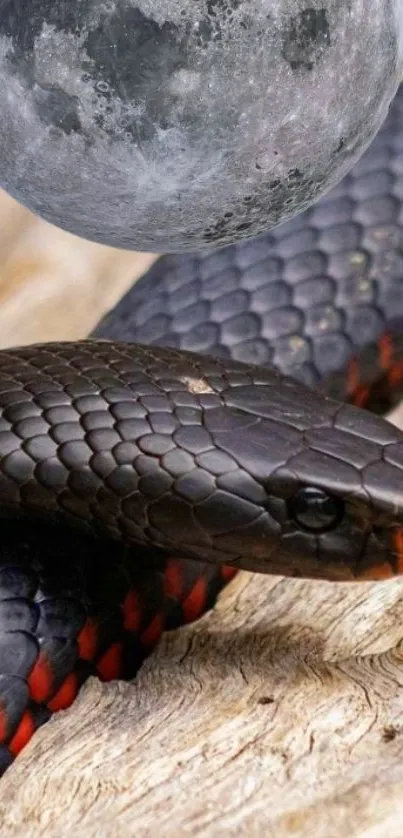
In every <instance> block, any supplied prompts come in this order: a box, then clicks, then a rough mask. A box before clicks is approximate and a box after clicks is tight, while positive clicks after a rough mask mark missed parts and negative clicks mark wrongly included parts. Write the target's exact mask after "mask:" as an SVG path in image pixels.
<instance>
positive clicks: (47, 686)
mask: <svg viewBox="0 0 403 838" xmlns="http://www.w3.org/2000/svg"><path fill="white" fill-rule="evenodd" d="M27 683H28V689H29V694H30V696H31V698H32V700H33V701H36V702H37V703H38V704H41V703H42V702H44V701H46V699H47V698H48V697H49V695H50V693H51V690H52V683H53V673H52V669H51V666H50V663H49V661H48V659H47V658H46V657H45V655H44V654H43V653H42V652H40V654H39V657H38V659H37V660H36V662H35V664H34V666H33V668H32V669H31V672H30V674H29V676H28V678H27Z"/></svg>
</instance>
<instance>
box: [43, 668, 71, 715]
mask: <svg viewBox="0 0 403 838" xmlns="http://www.w3.org/2000/svg"><path fill="white" fill-rule="evenodd" d="M78 688H79V683H78V678H77V675H76V673H75V672H70V675H68V676H67V678H66V679H65V680H64V681H63V684H62V685H61V687H60V688H59V689H58V691H57V693H55V695H54V696H53V698H52V699H51V700H50V701H48V703H47V707H48V708H49V710H51V711H52V713H54V712H55V711H56V710H65V709H66V707H70V705H71V704H72V703H73V701H74V699H75V698H76V696H77V693H78Z"/></svg>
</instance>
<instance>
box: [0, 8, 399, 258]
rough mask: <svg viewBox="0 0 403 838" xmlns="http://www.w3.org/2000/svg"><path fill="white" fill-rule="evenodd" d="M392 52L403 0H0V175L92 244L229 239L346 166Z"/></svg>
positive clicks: (381, 103)
mask: <svg viewBox="0 0 403 838" xmlns="http://www.w3.org/2000/svg"><path fill="white" fill-rule="evenodd" d="M369 6H370V9H369V8H368V7H369ZM402 70H403V3H402V0H371V3H370V4H368V3H364V2H362V0H348V2H346V0H4V2H2V3H1V7H0V80H1V83H0V110H1V125H0V185H1V186H2V187H3V188H4V189H5V190H6V191H8V192H9V193H10V194H11V195H13V196H14V197H15V198H16V199H17V200H18V201H19V202H21V203H22V204H24V205H25V206H27V207H28V208H29V209H31V210H32V211H33V212H34V213H36V214H37V215H39V216H41V217H43V218H45V219H46V220H48V221H50V222H51V223H53V224H56V225H57V226H59V227H61V228H64V229H66V230H69V231H70V232H72V233H75V234H77V235H79V236H82V237H84V238H87V239H90V240H93V241H97V242H101V243H103V244H108V245H112V246H115V247H122V248H129V249H137V250H152V251H155V252H162V251H163V252H180V251H186V250H198V249H203V248H206V247H210V248H211V247H217V246H222V245H225V244H229V243H231V242H233V241H235V240H237V239H239V238H242V237H244V236H254V235H257V234H258V233H260V232H263V231H265V230H268V229H270V228H272V227H274V226H277V225H278V224H280V223H282V222H283V221H285V220H287V219H288V218H290V217H291V216H293V215H295V214H296V213H299V212H301V211H303V210H304V209H306V208H307V207H308V206H309V205H310V204H312V203H313V202H314V201H316V200H317V199H318V198H319V197H320V196H321V195H322V194H323V193H324V192H325V191H326V190H328V189H329V188H330V187H331V186H333V185H334V184H335V183H336V182H337V181H338V180H340V179H341V178H342V177H343V175H344V174H345V173H346V172H347V171H348V170H349V169H350V168H351V167H352V166H353V164H354V162H355V161H356V160H357V158H358V157H359V156H360V155H361V154H362V153H363V151H364V150H365V149H366V147H367V146H368V144H369V143H370V141H371V139H372V138H373V137H374V135H375V134H376V132H377V130H378V129H379V127H380V126H381V124H382V122H383V120H384V119H385V117H386V114H387V111H388V107H389V105H390V102H391V100H392V99H393V96H394V94H395V92H396V90H397V87H398V84H399V81H400V79H401V77H402Z"/></svg>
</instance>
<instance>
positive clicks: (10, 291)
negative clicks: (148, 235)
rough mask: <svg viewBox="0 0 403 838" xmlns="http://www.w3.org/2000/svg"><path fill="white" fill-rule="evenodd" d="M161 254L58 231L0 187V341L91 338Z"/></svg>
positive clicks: (9, 343) (11, 343)
mask: <svg viewBox="0 0 403 838" xmlns="http://www.w3.org/2000/svg"><path fill="white" fill-rule="evenodd" d="M155 258H156V257H155V254H149V253H136V252H131V251H125V250H115V249H113V248H109V247H104V246H102V245H97V244H93V243H92V242H87V241H84V240H82V239H80V238H77V237H76V236H72V235H70V234H69V233H65V232H63V231H62V230H58V229H57V228H56V227H54V226H53V225H52V224H48V223H46V222H45V221H42V220H40V219H38V218H36V217H35V216H34V215H33V214H32V213H31V212H29V211H28V210H26V209H25V208H24V207H22V206H21V205H20V204H18V203H17V202H16V201H14V200H13V199H12V198H10V197H9V196H8V195H7V194H6V193H5V192H3V191H2V190H0V348H4V347H7V346H17V345H22V344H28V343H35V342H37V341H48V340H75V339H77V338H83V337H87V335H88V334H89V333H90V332H91V330H92V329H93V328H94V327H95V326H96V324H97V323H98V321H99V320H100V318H101V317H102V315H103V314H104V313H105V312H106V311H108V310H109V309H110V308H113V306H114V305H115V304H116V302H117V301H118V300H119V299H120V298H121V296H122V295H123V294H124V293H125V291H127V289H128V288H129V287H130V286H131V285H132V284H133V282H134V281H135V280H136V279H137V278H138V277H139V276H141V275H142V274H143V273H144V272H145V271H146V270H147V269H148V268H149V266H150V265H151V264H152V262H153V261H154V260H155Z"/></svg>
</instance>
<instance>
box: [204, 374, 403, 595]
mask: <svg viewBox="0 0 403 838" xmlns="http://www.w3.org/2000/svg"><path fill="white" fill-rule="evenodd" d="M222 399H223V402H224V405H225V407H224V409H218V410H216V411H214V410H213V411H206V414H205V424H206V427H207V428H208V430H209V432H210V433H211V435H212V437H213V439H214V443H215V445H216V446H217V448H219V449H221V451H223V452H225V454H226V455H229V456H230V457H231V458H232V459H233V462H234V463H236V465H237V469H238V470H237V471H236V470H234V471H232V472H229V474H228V475H226V476H224V478H221V487H222V488H224V487H225V489H226V490H229V489H230V487H231V484H232V487H233V492H234V496H236V498H235V502H236V505H237V506H238V508H239V512H240V517H239V521H240V522H241V526H239V527H235V528H234V530H233V532H232V533H229V532H227V533H224V532H223V527H224V519H225V508H224V507H225V504H222V508H221V514H220V512H219V509H218V507H217V511H216V513H215V516H213V519H212V520H213V523H215V524H217V526H219V525H221V532H220V533H218V532H217V535H216V538H215V545H216V547H217V549H218V548H219V549H226V550H228V549H230V550H236V549H238V552H239V550H240V549H241V550H242V555H241V556H240V557H239V556H238V558H236V559H235V561H234V564H236V566H238V567H243V568H246V569H248V570H252V571H259V572H264V573H279V574H282V575H292V576H304V577H318V578H323V579H329V580H359V579H379V578H386V577H389V576H392V575H394V574H398V573H402V572H403V434H402V432H401V431H400V430H398V429H397V428H395V427H394V426H392V425H391V424H390V423H389V422H387V421H386V420H385V419H383V418H382V417H378V416H375V415H373V414H372V413H369V412H367V411H365V410H362V409H360V408H356V407H353V406H351V405H348V404H345V403H339V402H337V401H334V400H332V399H329V398H326V397H323V396H322V394H321V393H319V392H315V391H312V390H310V389H308V388H306V387H305V386H304V385H302V384H299V383H298V382H295V381H293V380H291V379H288V378H285V377H282V376H278V377H273V376H271V377H270V378H267V377H266V378H265V376H264V374H263V373H262V374H261V375H260V377H258V378H257V380H255V381H254V382H253V383H250V384H243V385H241V386H238V387H232V388H231V389H228V390H227V391H226V392H225V393H223V394H222ZM248 504H249V505H250V506H248ZM253 505H255V514H253V512H252V507H253ZM246 510H248V511H249V513H250V520H248V521H247V520H246V518H247V511H246Z"/></svg>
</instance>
